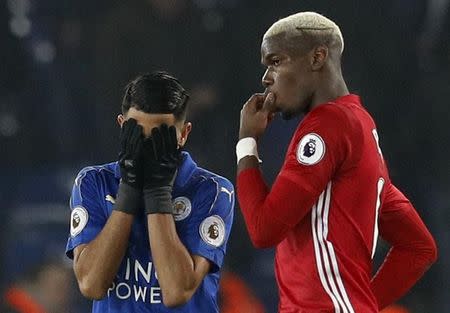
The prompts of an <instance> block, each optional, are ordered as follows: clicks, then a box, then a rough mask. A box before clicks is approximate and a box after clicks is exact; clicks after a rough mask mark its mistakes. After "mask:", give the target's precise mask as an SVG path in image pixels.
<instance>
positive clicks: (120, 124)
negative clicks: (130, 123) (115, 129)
mask: <svg viewBox="0 0 450 313" xmlns="http://www.w3.org/2000/svg"><path fill="white" fill-rule="evenodd" d="M124 122H125V117H124V116H123V114H119V115H117V124H119V126H120V127H121V128H122V125H123V123H124Z"/></svg>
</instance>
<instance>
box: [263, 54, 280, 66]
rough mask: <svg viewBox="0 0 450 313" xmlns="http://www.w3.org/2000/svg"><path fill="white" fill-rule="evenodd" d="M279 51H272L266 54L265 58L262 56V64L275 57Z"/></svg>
mask: <svg viewBox="0 0 450 313" xmlns="http://www.w3.org/2000/svg"><path fill="white" fill-rule="evenodd" d="M277 54H278V53H275V52H272V53H269V54H268V55H266V56H265V57H264V58H261V64H262V65H265V61H266V60H270V59H271V58H272V57H274V56H275V55H277Z"/></svg>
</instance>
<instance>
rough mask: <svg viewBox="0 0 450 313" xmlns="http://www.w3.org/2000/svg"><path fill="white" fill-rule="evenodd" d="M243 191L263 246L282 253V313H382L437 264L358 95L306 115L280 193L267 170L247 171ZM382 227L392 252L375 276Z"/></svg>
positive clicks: (253, 231) (252, 229) (253, 234)
mask: <svg viewBox="0 0 450 313" xmlns="http://www.w3.org/2000/svg"><path fill="white" fill-rule="evenodd" d="M237 187H238V198H239V203H240V206H241V210H242V213H243V215H244V218H245V222H246V224H247V229H248V231H249V234H250V238H251V239H252V242H253V244H254V245H255V246H256V247H260V248H264V247H272V246H275V245H276V246H277V248H276V260H275V271H276V276H277V281H278V286H279V290H280V304H279V312H281V313H294V312H295V313H328V312H330V313H331V312H335V313H354V312H358V313H374V312H378V309H379V308H380V309H381V308H383V307H385V306H386V305H388V304H390V303H392V302H393V301H395V300H397V299H398V298H399V297H401V296H402V295H403V294H404V293H405V292H407V291H408V290H409V288H411V287H412V286H413V285H414V283H415V282H416V281H417V280H418V279H419V278H420V277H421V276H422V275H423V273H424V272H425V271H426V270H427V269H428V267H429V266H430V265H431V264H432V263H433V262H434V261H435V260H436V258H437V249H436V244H435V242H434V240H433V237H432V236H431V234H430V233H429V231H428V230H427V228H426V227H425V225H424V224H423V222H422V220H421V219H420V217H419V215H418V214H417V212H416V211H415V210H414V207H413V206H412V205H411V203H410V202H409V201H408V199H407V198H406V197H405V196H404V195H403V194H402V193H401V192H400V191H399V190H398V189H397V188H395V186H393V185H392V184H391V182H390V180H389V176H388V171H387V168H386V164H385V162H384V160H383V155H382V152H381V149H380V146H379V144H378V134H377V130H376V126H375V123H374V121H373V120H372V118H371V117H370V115H369V113H367V111H366V110H365V109H364V108H363V107H362V105H361V103H360V99H359V97H358V96H356V95H347V96H343V97H340V98H338V99H335V100H334V101H331V102H329V103H325V104H322V105H320V106H318V107H316V108H315V109H313V110H312V111H311V112H309V113H308V114H307V115H306V116H305V118H304V119H303V121H302V122H301V124H300V125H299V127H298V129H297V130H296V132H295V134H294V136H293V138H292V141H291V144H290V146H289V149H288V151H287V155H286V160H285V163H284V165H283V167H282V169H281V171H280V173H279V175H278V177H277V179H276V181H275V183H274V184H273V186H272V188H271V190H269V187H268V186H267V185H266V184H265V183H264V179H263V177H262V173H261V171H260V169H259V168H248V169H245V170H242V171H241V172H240V173H239V175H238V177H237ZM378 226H379V229H380V234H381V235H382V236H383V238H384V239H385V240H386V241H387V242H388V243H390V244H391V245H392V248H391V250H390V252H389V254H388V255H387V256H386V258H385V261H384V263H383V265H382V266H381V267H380V269H379V270H378V272H377V274H376V275H375V277H372V257H373V254H374V252H375V247H376V241H377V238H378Z"/></svg>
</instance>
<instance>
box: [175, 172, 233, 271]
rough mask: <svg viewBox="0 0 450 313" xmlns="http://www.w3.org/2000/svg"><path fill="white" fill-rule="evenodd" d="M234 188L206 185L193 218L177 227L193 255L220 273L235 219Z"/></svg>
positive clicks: (218, 182)
mask: <svg viewBox="0 0 450 313" xmlns="http://www.w3.org/2000/svg"><path fill="white" fill-rule="evenodd" d="M234 202H235V195H234V188H233V185H232V184H231V183H230V182H229V181H228V180H226V179H224V178H220V177H214V178H209V179H207V180H206V181H204V182H203V183H202V184H201V185H200V187H199V190H198V191H197V192H196V196H195V198H194V199H193V202H192V216H190V218H189V219H187V220H186V223H182V224H181V223H180V224H179V225H177V228H178V233H179V236H180V239H181V241H182V242H183V244H184V245H185V246H186V248H187V249H188V251H189V252H190V253H191V254H196V255H200V256H203V257H204V258H206V259H208V260H209V261H211V262H212V264H213V269H212V271H213V272H216V271H218V270H219V269H220V268H221V266H222V264H223V259H224V256H225V253H226V247H227V242H228V238H229V236H230V232H231V227H232V224H233V216H234Z"/></svg>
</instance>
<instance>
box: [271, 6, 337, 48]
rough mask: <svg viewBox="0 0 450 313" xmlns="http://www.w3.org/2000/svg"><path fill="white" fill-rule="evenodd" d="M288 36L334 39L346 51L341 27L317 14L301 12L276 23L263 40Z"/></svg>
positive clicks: (334, 42)
mask: <svg viewBox="0 0 450 313" xmlns="http://www.w3.org/2000/svg"><path fill="white" fill-rule="evenodd" d="M281 33H285V34H286V35H287V36H293V37H295V36H299V35H309V36H311V37H313V38H316V39H320V38H332V41H333V43H332V44H337V45H338V47H339V52H340V54H342V52H343V51H344V37H343V36H342V33H341V30H340V28H339V26H338V25H337V24H336V23H335V22H333V21H332V20H330V19H329V18H327V17H325V16H323V15H321V14H319V13H316V12H299V13H296V14H292V15H290V16H287V17H285V18H282V19H280V20H278V21H277V22H275V23H274V24H273V25H272V26H270V27H269V29H268V30H267V31H266V33H265V34H264V37H263V40H264V39H266V38H269V37H272V36H276V35H278V34H281Z"/></svg>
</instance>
